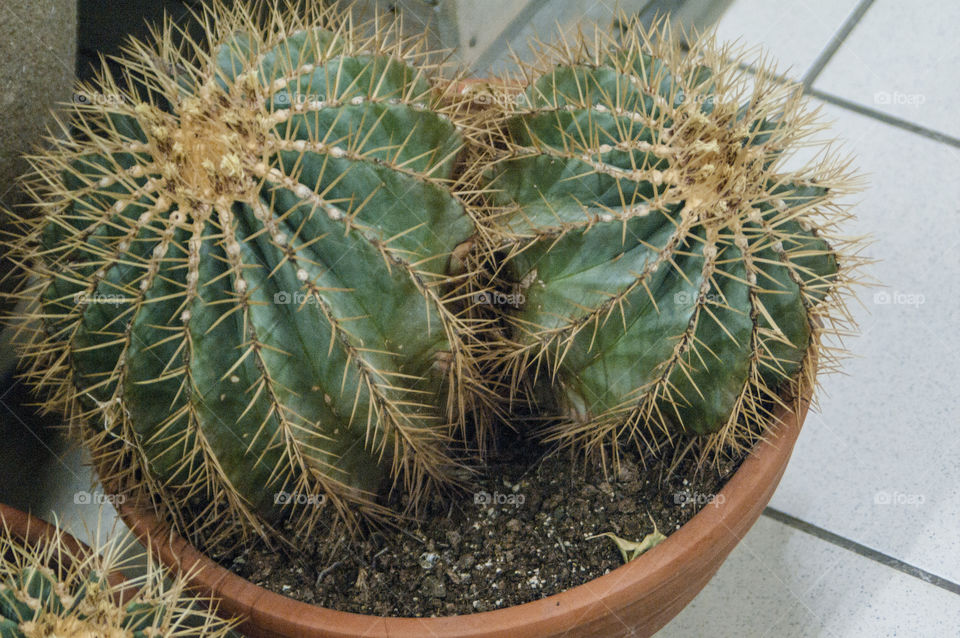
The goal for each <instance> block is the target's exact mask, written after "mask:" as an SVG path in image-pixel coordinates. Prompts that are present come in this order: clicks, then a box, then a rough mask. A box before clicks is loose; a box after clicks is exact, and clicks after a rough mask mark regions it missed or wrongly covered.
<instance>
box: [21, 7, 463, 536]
mask: <svg viewBox="0 0 960 638" xmlns="http://www.w3.org/2000/svg"><path fill="white" fill-rule="evenodd" d="M204 11H206V13H204V14H203V15H202V16H200V17H201V18H202V19H203V20H204V21H205V23H206V25H205V26H206V31H207V37H208V38H209V41H208V42H205V43H203V44H193V43H192V41H189V40H183V38H182V37H181V36H182V35H183V34H179V33H178V32H177V31H176V27H173V26H170V25H167V27H165V30H164V31H162V32H160V33H157V34H156V35H157V41H158V44H157V45H156V46H147V45H143V44H139V43H136V42H134V43H133V44H131V48H130V50H129V51H128V52H127V54H126V58H125V59H124V60H123V61H122V65H123V66H122V68H123V73H124V76H125V77H124V81H123V82H119V81H116V80H115V79H114V78H112V77H110V76H109V75H106V76H104V77H102V78H100V79H99V81H98V84H97V85H96V86H94V87H91V90H93V91H94V92H95V93H96V94H97V95H104V96H107V97H112V96H118V97H117V99H113V100H94V101H92V103H91V104H86V105H76V106H75V107H74V114H73V115H74V116H73V119H72V121H71V122H70V125H71V126H72V128H71V129H70V135H69V136H67V138H66V139H64V140H61V141H56V142H55V143H54V147H53V149H52V150H50V151H47V152H45V153H44V154H42V155H41V156H40V157H38V158H36V159H35V161H34V164H35V171H34V175H33V179H32V180H31V181H30V182H29V185H30V187H31V190H32V191H33V194H34V196H35V200H36V201H37V203H38V204H39V205H40V206H41V207H43V214H42V216H41V218H40V219H39V220H36V221H33V222H28V221H25V222H24V223H25V224H27V225H28V228H27V232H26V240H25V241H24V242H23V243H22V246H21V248H22V249H23V250H24V251H25V254H26V257H25V258H24V262H25V263H29V268H30V269H31V270H32V272H33V274H34V275H35V277H34V280H35V282H36V284H35V286H36V288H35V290H34V291H33V292H34V294H35V296H37V297H38V298H40V299H41V300H42V302H41V303H40V305H39V306H38V307H37V309H36V311H35V314H36V315H37V316H39V317H40V318H41V319H42V325H43V329H42V331H41V332H40V333H38V335H36V336H35V338H34V339H33V340H32V343H31V344H30V345H29V346H28V348H27V354H28V355H33V359H34V361H33V366H32V368H31V371H30V373H29V375H30V376H32V377H33V378H34V379H35V380H37V381H38V382H40V383H41V384H43V385H45V386H47V387H53V388H54V390H55V392H54V397H53V400H52V403H51V405H56V406H58V407H63V406H66V407H67V408H68V409H70V410H71V412H72V414H73V415H75V416H78V417H81V419H80V420H82V421H83V422H84V423H85V424H86V425H85V426H84V428H83V436H84V438H85V441H86V444H87V446H88V447H89V448H90V449H91V450H92V452H93V457H94V462H95V464H96V466H97V467H98V469H99V470H100V473H101V476H102V477H104V478H106V479H110V480H111V481H116V482H117V483H118V484H119V485H121V486H125V487H130V486H136V487H138V488H144V489H145V490H146V492H147V493H148V494H150V495H151V496H152V497H153V500H154V502H155V503H156V504H157V505H158V506H159V507H163V508H166V509H167V510H168V512H169V514H170V515H171V516H172V517H173V518H174V519H176V522H177V524H178V526H179V528H180V529H181V530H182V531H184V532H185V533H187V534H188V535H190V536H191V537H193V538H195V539H199V538H200V537H202V539H203V541H204V543H205V544H208V545H209V543H211V542H212V541H213V540H216V539H217V538H219V537H222V536H224V535H225V534H226V533H227V532H231V533H232V532H233V531H235V530H236V529H238V528H239V529H242V530H245V531H251V530H253V531H255V532H257V533H261V532H263V530H264V529H265V527H266V526H269V525H272V524H275V522H276V521H278V520H280V519H281V518H283V517H288V518H291V519H295V520H296V522H297V525H298V529H300V530H306V529H311V528H313V527H314V526H315V525H316V524H317V523H318V522H323V523H326V522H329V521H331V520H333V519H337V518H351V517H352V515H353V514H354V513H355V512H357V511H368V512H371V513H374V514H376V513H377V511H378V509H377V508H378V506H377V504H376V501H375V497H376V495H377V493H378V492H381V491H382V490H383V489H384V488H385V487H390V486H391V485H395V486H399V487H400V488H401V489H404V490H405V491H406V493H408V494H410V498H409V500H410V501H411V502H416V501H417V500H418V499H419V498H421V497H422V494H423V493H425V492H426V491H427V490H428V488H429V487H430V486H432V485H436V484H441V483H444V482H445V481H447V480H449V476H450V472H451V469H452V468H455V467H456V466H457V461H456V460H455V458H456V456H455V451H454V450H452V446H451V441H453V440H462V438H463V437H458V436H454V435H455V433H458V432H460V431H462V429H463V428H464V427H466V425H465V424H466V420H467V418H468V416H470V414H471V413H473V412H474V411H475V407H476V402H475V401H474V400H473V396H474V393H475V388H476V386H478V384H479V381H478V379H477V378H476V374H475V371H474V369H473V367H472V364H471V363H470V357H468V356H467V349H468V348H469V344H468V343H467V341H468V340H469V339H470V335H471V327H470V326H469V325H467V324H466V323H465V321H466V320H465V319H463V318H462V317H461V316H460V315H458V313H457V312H456V311H455V309H454V304H453V303H451V301H450V300H449V297H450V296H451V294H453V293H452V292H451V291H455V289H456V288H457V286H459V285H460V283H459V280H458V279H457V277H454V276H452V275H450V274H449V273H450V272H451V271H452V268H451V253H453V251H454V248H456V247H457V246H458V245H460V244H462V243H464V242H466V241H467V240H468V239H469V238H470V237H471V236H472V235H473V233H474V232H475V227H474V220H473V218H472V216H471V213H470V211H469V210H467V207H466V206H465V204H464V203H463V202H462V201H461V199H460V198H459V197H458V195H457V194H456V190H455V188H454V171H455V166H456V162H457V158H458V153H459V151H460V150H461V148H462V147H463V146H464V133H463V126H462V123H461V122H460V121H459V119H458V117H459V116H458V113H459V109H458V105H457V104H456V93H455V92H454V98H453V100H451V99H441V98H442V97H443V96H442V94H443V93H444V92H446V91H447V89H449V88H450V87H451V86H452V84H450V83H449V82H446V81H444V80H441V79H439V76H438V75H437V73H436V68H435V67H434V66H431V65H430V64H428V62H427V56H428V53H429V52H428V51H426V50H425V49H424V41H421V40H416V41H408V40H402V39H401V38H400V36H399V27H398V26H397V25H396V24H386V25H385V24H382V23H379V26H376V27H373V26H372V25H353V24H352V22H351V21H350V19H349V18H348V17H346V16H345V15H343V14H338V13H335V12H331V11H329V10H321V9H312V10H309V11H308V12H307V13H306V14H305V15H304V14H300V15H297V14H295V13H294V12H292V11H290V12H286V13H282V12H277V11H276V10H275V9H274V10H271V11H273V13H271V15H270V16H269V19H268V21H267V25H268V26H267V27H263V26H262V25H261V24H259V23H257V21H256V18H255V17H254V16H253V14H251V13H249V12H248V10H247V9H244V8H237V9H225V8H224V7H222V6H219V5H218V6H216V7H215V8H213V9H204ZM371 30H372V31H371ZM183 42H186V44H183ZM185 50H186V53H185V52H184V51H185ZM448 97H449V96H448ZM28 292H31V291H28ZM478 427H479V426H478ZM188 504H189V505H190V506H191V508H192V509H188V508H187V507H186V505H188ZM187 512H189V513H187ZM381 513H382V512H381ZM288 515H289V516H288ZM338 515H339V516H338Z"/></svg>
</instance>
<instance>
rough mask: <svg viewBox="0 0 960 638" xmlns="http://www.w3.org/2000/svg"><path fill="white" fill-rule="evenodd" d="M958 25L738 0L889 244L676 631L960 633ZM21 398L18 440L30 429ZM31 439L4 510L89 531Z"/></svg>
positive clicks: (735, 9) (732, 35)
mask: <svg viewBox="0 0 960 638" xmlns="http://www.w3.org/2000/svg"><path fill="white" fill-rule="evenodd" d="M958 24H960V3H956V2H954V1H948V0H942V1H940V2H937V1H934V0H922V1H920V2H915V3H902V2H896V1H894V0H876V1H871V0H861V1H860V2H856V1H854V0H798V1H797V2H789V3H788V2H770V1H768V0H735V1H734V2H733V3H732V5H731V6H730V7H729V9H728V10H727V11H726V13H725V14H724V16H723V18H722V19H721V21H720V23H719V26H718V31H719V34H720V36H721V38H723V39H738V38H739V39H740V40H741V42H742V43H743V44H744V45H748V46H749V45H763V46H764V47H765V48H766V50H767V51H769V52H770V53H771V55H772V56H773V57H774V58H776V59H778V60H779V62H780V63H781V68H783V67H790V70H789V71H786V75H787V76H789V77H791V78H794V79H797V80H802V81H803V82H804V83H805V85H806V86H807V89H808V93H809V94H810V96H811V99H812V100H813V102H814V103H816V104H820V105H822V106H823V107H824V112H825V115H826V116H827V117H828V118H830V119H832V120H834V122H835V123H834V129H833V130H834V132H835V133H836V135H838V136H839V137H841V138H843V139H844V140H846V149H847V150H848V151H850V152H852V153H853V154H855V155H856V156H857V164H858V166H860V168H861V170H862V171H863V172H865V173H867V174H868V175H869V180H870V186H869V188H868V190H866V191H865V192H864V193H862V194H860V195H858V196H857V197H856V198H855V201H857V202H858V207H857V210H858V214H859V220H858V222H857V223H856V225H855V227H854V228H851V229H850V231H851V234H865V233H870V234H872V235H873V236H874V239H875V241H874V243H873V244H872V245H871V246H870V248H869V249H868V251H867V256H869V257H872V258H876V259H878V260H881V261H879V262H878V263H876V264H874V265H873V266H871V267H870V268H869V275H870V276H871V277H873V278H874V279H876V280H877V281H878V282H880V283H881V284H883V287H878V288H874V289H871V290H867V291H864V292H862V294H861V299H860V301H861V304H860V305H855V306H854V307H853V311H854V314H855V315H856V317H857V319H858V321H859V322H860V324H861V328H862V336H860V337H858V338H855V339H851V340H850V341H849V342H848V344H847V345H848V346H849V348H850V349H851V350H852V353H853V355H854V358H852V359H850V360H849V361H847V362H846V365H845V375H834V376H830V377H827V378H825V379H823V393H822V395H821V411H820V413H812V414H811V415H810V416H809V417H808V419H807V423H806V427H805V428H804V432H803V434H802V436H801V437H800V441H799V443H798V445H797V447H796V450H795V452H794V456H793V459H792V461H791V463H790V466H789V468H788V470H787V473H786V475H785V476H784V478H783V481H782V483H781V485H780V488H779V490H778V491H777V493H776V494H775V496H774V498H773V501H772V502H771V504H770V508H769V509H768V510H767V512H766V515H765V516H763V517H761V519H760V521H759V522H758V523H757V525H756V526H755V527H754V528H753V529H752V530H751V532H750V533H749V534H748V535H747V537H746V538H745V539H744V540H743V542H742V543H741V544H740V545H739V546H738V547H737V548H736V549H735V550H734V552H733V554H732V555H731V556H730V558H729V559H728V560H727V562H726V563H725V564H724V566H723V567H722V568H721V569H720V571H719V573H718V574H717V576H716V577H715V578H714V579H713V580H712V581H711V583H710V584H709V585H708V586H707V588H706V589H705V590H704V591H703V592H702V593H701V594H700V596H699V597H697V599H696V600H695V601H694V602H693V603H692V604H691V605H690V606H689V607H688V608H687V609H686V610H684V611H683V612H682V613H681V614H680V615H679V616H678V617H677V618H676V619H675V620H674V621H673V622H671V623H670V624H669V625H668V626H667V627H666V628H664V629H663V630H662V631H661V632H660V633H659V634H658V636H659V637H661V638H673V637H683V638H687V637H691V636H705V635H710V636H715V637H720V638H723V637H727V636H740V637H746V638H749V637H752V636H836V637H841V638H842V637H856V636H864V637H869V638H877V637H881V636H934V637H941V636H944V637H946V636H960V402H958V399H957V392H956V382H957V380H958V379H960V360H958V358H957V357H956V355H955V347H956V346H957V340H956V338H955V337H954V336H953V335H954V334H955V333H954V330H955V329H956V326H957V325H958V324H957V317H958V316H960V286H958V280H960V139H958V138H960V124H958V122H960V119H958V118H957V117H956V115H955V114H956V112H957V106H956V104H957V103H958V101H960V71H958V66H960V65H958V63H960V59H958V58H960V45H958V44H957V39H956V35H954V36H951V35H950V34H951V33H954V34H955V31H956V25H958ZM10 400H11V397H10V396H9V395H8V396H5V397H0V403H2V404H3V405H0V411H2V414H3V416H2V421H0V423H2V425H0V437H3V438H7V435H8V434H9V433H11V432H13V431H14V428H18V429H23V428H24V424H21V423H18V422H16V419H17V417H16V416H15V415H14V414H13V413H12V412H10V411H9V410H8V409H7V407H6V405H7V403H9V401H10ZM30 428H31V429H33V430H34V431H37V432H38V437H37V438H33V437H30V438H26V439H25V440H24V441H21V442H20V443H17V444H16V445H13V444H4V445H3V446H0V480H2V481H3V483H2V498H3V500H4V501H6V502H8V503H10V504H12V505H15V506H19V507H22V508H32V509H33V511H34V512H35V513H38V514H41V515H46V514H48V513H49V512H51V511H52V510H57V511H59V512H61V513H62V515H65V516H66V520H67V522H68V524H69V525H70V526H72V528H73V529H74V530H77V531H80V533H81V535H83V532H82V525H83V522H87V523H88V524H90V523H91V522H92V521H95V520H96V518H97V515H98V512H99V507H98V506H97V505H96V504H92V505H85V504H82V503H77V502H75V501H76V500H83V496H82V493H83V492H84V491H88V490H89V486H88V485H87V483H88V474H87V473H85V472H84V471H83V470H82V469H81V468H80V465H81V460H82V459H81V458H80V457H79V456H78V455H77V454H76V453H65V452H64V450H63V449H62V448H61V447H60V446H59V443H58V442H57V439H56V437H51V436H49V435H45V434H43V431H42V430H40V429H38V428H37V427H36V424H30ZM7 440H8V441H10V440H11V439H10V438H7ZM44 450H47V451H44ZM65 454H66V455H65ZM37 458H40V459H46V460H45V461H36V462H34V460H31V459H37ZM60 458H62V459H63V461H64V463H61V462H59V460H58V459H60ZM78 493H80V494H81V496H80V498H79V499H76V498H75V495H76V494H78ZM94 500H95V499H94ZM112 514H113V512H112V510H111V508H110V507H109V505H107V506H106V512H105V514H104V516H105V517H106V518H107V520H110V519H112Z"/></svg>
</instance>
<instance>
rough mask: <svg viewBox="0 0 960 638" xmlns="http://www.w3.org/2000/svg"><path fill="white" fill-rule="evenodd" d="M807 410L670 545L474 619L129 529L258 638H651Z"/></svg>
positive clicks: (756, 491)
mask: <svg viewBox="0 0 960 638" xmlns="http://www.w3.org/2000/svg"><path fill="white" fill-rule="evenodd" d="M808 406H809V402H808V401H806V400H805V401H803V403H802V407H801V409H800V410H799V414H793V413H791V412H788V411H785V410H781V412H780V414H779V417H780V419H781V422H782V423H781V425H780V426H778V428H777V429H776V431H775V433H774V434H773V435H771V436H770V437H769V438H768V440H767V441H765V442H763V443H761V444H759V445H758V446H757V447H756V448H755V449H754V451H753V453H752V454H751V455H750V456H749V457H748V458H747V459H746V460H745V461H744V462H743V464H742V465H741V467H740V469H739V470H737V472H736V473H735V474H734V475H733V476H732V477H731V478H730V480H729V481H728V482H727V484H726V485H725V486H724V488H723V489H722V490H721V491H720V494H721V495H722V496H723V498H722V499H721V498H719V497H718V498H717V499H716V504H715V505H711V506H709V507H705V508H703V509H702V510H701V511H700V512H699V513H698V514H697V515H696V516H694V517H693V518H692V519H691V520H690V521H689V522H687V524H686V525H683V526H682V527H681V528H680V529H679V530H677V531H675V532H674V533H673V534H671V535H670V536H669V537H668V538H667V540H665V541H663V542H662V543H661V544H660V545H658V546H656V547H655V548H653V549H652V550H650V551H649V552H647V553H645V554H643V555H642V556H640V557H639V558H636V559H634V560H633V561H631V562H629V563H627V564H626V565H623V566H621V567H619V568H617V569H615V570H613V571H612V572H610V573H609V574H606V575H604V576H601V577H600V578H597V579H595V580H592V581H590V582H588V583H585V584H583V585H580V586H578V587H573V588H572V589H568V590H566V591H564V592H561V593H559V594H555V595H553V596H548V597H546V598H543V599H541V600H537V601H534V602H529V603H525V604H522V605H516V606H514V607H507V608H504V609H498V610H495V611H488V612H482V613H476V614H468V615H465V616H445V617H439V618H384V617H378V616H363V615H360V614H352V613H346V612H341V611H334V610H331V609H325V608H323V607H318V606H315V605H309V604H307V603H303V602H299V601H296V600H293V599H292V598H287V597H285V596H282V595H280V594H275V593H273V592H271V591H268V590H266V589H264V588H262V587H258V586H257V585H254V584H253V583H251V582H249V581H247V580H244V579H243V578H241V577H240V576H237V575H236V574H234V573H233V572H231V571H229V570H227V569H224V568H223V567H220V566H219V565H217V564H216V563H214V562H213V561H212V560H210V559H209V558H207V557H206V556H204V555H203V554H202V553H200V551H199V550H197V549H196V548H195V547H193V546H192V545H190V544H189V543H188V542H187V541H186V540H184V539H183V538H181V537H180V536H178V535H176V534H174V533H173V532H172V531H171V530H170V527H169V526H167V525H166V524H165V523H163V522H161V521H160V520H158V519H157V518H156V516H154V515H153V513H152V512H149V511H145V510H142V509H137V508H135V507H134V506H132V505H127V506H125V507H123V508H121V512H120V514H121V516H122V517H123V520H124V521H125V522H126V523H127V525H128V526H129V527H130V528H131V529H132V530H133V531H134V532H135V533H136V534H137V535H138V536H139V537H140V538H141V540H145V537H146V536H148V535H149V537H150V538H151V542H152V546H153V550H154V552H155V553H156V554H157V556H158V557H159V558H160V559H161V560H162V561H163V562H164V563H165V564H167V565H168V566H169V567H171V568H173V569H177V570H179V571H181V572H183V571H186V570H191V569H199V570H200V571H199V573H197V575H196V577H194V578H193V579H192V584H193V585H194V586H195V587H196V588H197V589H198V590H199V591H200V592H201V593H203V594H206V595H210V596H216V597H218V598H220V599H221V600H222V601H223V602H222V604H221V606H220V609H221V610H222V611H223V612H224V613H228V614H232V615H238V616H244V617H246V618H247V619H248V620H247V621H246V623H245V624H244V625H243V626H242V630H243V631H244V632H245V633H246V634H247V635H249V636H254V637H258V638H259V637H267V636H284V637H287V636H289V637H291V638H292V637H296V638H320V637H322V638H356V637H360V636H364V637H370V638H388V637H389V638H423V637H424V636H429V637H434V636H436V637H443V638H466V637H471V638H480V637H483V638H494V637H496V638H517V637H521V638H546V637H548V636H558V637H559V636H564V637H566V638H581V637H587V636H589V637H595V638H614V637H617V636H627V635H629V636H648V635H651V634H653V633H654V632H656V631H657V630H658V629H660V628H661V627H663V626H664V625H665V624H666V623H667V622H668V621H669V620H670V619H671V618H673V617H674V616H675V615H677V614H678V613H679V612H680V610H682V609H683V608H684V607H685V606H686V605H687V603H689V602H690V601H691V600H693V598H694V596H696V595H697V593H698V592H699V591H700V590H701V589H703V587H704V585H706V584H707V582H708V581H709V580H710V578H712V577H713V575H714V574H715V573H716V571H717V569H718V568H719V567H720V565H721V564H722V563H723V561H724V560H725V559H726V557H727V555H728V554H729V553H730V550H732V549H733V548H734V546H735V545H736V544H737V543H738V542H739V541H740V539H741V538H743V536H744V534H746V533H747V530H749V529H750V527H751V526H752V525H753V524H754V522H755V521H756V520H757V518H758V517H759V516H760V513H761V512H762V511H763V508H764V507H765V506H766V504H767V502H768V501H769V500H770V497H771V496H772V495H773V491H774V490H775V489H776V487H777V484H778V483H779V482H780V477H781V476H782V475H783V471H784V469H785V468H786V466H787V461H788V460H789V459H790V453H791V451H792V450H793V445H794V443H795V442H796V439H797V435H798V434H799V432H800V427H801V425H802V423H803V420H804V418H805V417H806V413H807V408H808Z"/></svg>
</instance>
